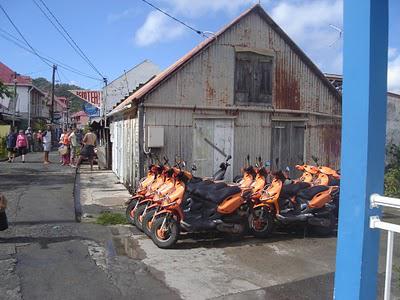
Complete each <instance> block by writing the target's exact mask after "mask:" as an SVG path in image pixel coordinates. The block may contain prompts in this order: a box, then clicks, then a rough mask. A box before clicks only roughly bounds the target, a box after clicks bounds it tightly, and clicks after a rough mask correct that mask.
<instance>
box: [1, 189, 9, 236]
mask: <svg viewBox="0 0 400 300" xmlns="http://www.w3.org/2000/svg"><path fill="white" fill-rule="evenodd" d="M6 208H7V199H6V197H5V196H4V195H3V194H1V193H0V231H3V230H6V229H7V228H8V220H7V215H6Z"/></svg>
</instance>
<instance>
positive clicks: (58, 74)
mask: <svg viewBox="0 0 400 300" xmlns="http://www.w3.org/2000/svg"><path fill="white" fill-rule="evenodd" d="M56 74H57V77H58V82H59V83H60V84H61V83H62V80H61V77H60V73H58V68H56Z"/></svg>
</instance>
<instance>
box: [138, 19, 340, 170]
mask: <svg viewBox="0 0 400 300" xmlns="http://www.w3.org/2000/svg"><path fill="white" fill-rule="evenodd" d="M235 47H241V48H240V49H242V50H243V47H248V48H251V49H256V50H258V51H263V50H264V51H266V52H268V53H271V52H272V53H273V55H274V57H275V62H274V64H275V71H274V91H273V105H274V107H275V108H276V109H291V110H302V111H309V112H316V113H324V114H332V115H340V113H341V103H340V101H339V100H338V99H337V98H336V95H335V94H333V93H332V91H330V90H329V89H328V88H327V86H326V85H325V84H324V83H323V82H322V81H321V79H320V78H319V77H318V76H317V75H315V73H314V72H313V71H312V70H311V69H310V68H309V67H308V66H307V65H306V64H305V63H304V62H303V60H302V59H301V58H300V56H298V54H296V53H295V52H294V51H293V50H292V49H291V47H289V45H288V44H287V43H286V42H285V40H283V39H282V38H281V36H280V35H278V34H277V33H276V32H275V31H274V30H273V29H272V28H271V27H270V26H269V25H268V24H267V23H266V22H265V21H264V20H263V19H261V18H260V17H259V16H258V14H255V13H253V14H250V15H249V16H247V17H246V18H244V19H243V20H242V21H241V22H239V23H238V24H236V25H234V26H233V27H232V28H231V29H229V30H228V31H227V32H226V33H225V34H223V35H222V36H221V37H219V38H218V40H217V41H216V42H215V43H213V44H212V45H211V46H210V47H209V48H208V49H206V50H204V51H203V52H201V53H199V54H198V55H197V56H196V57H195V58H194V59H192V60H191V61H190V62H189V63H187V64H186V65H185V66H184V67H183V68H182V69H181V70H179V71H178V72H177V73H175V75H173V76H171V77H170V78H169V79H168V80H167V81H166V82H164V83H163V84H162V85H161V86H159V87H158V88H157V89H155V91H154V92H152V93H151V94H149V95H148V96H147V98H146V101H145V106H146V104H150V105H152V104H153V105H154V104H156V103H158V104H160V105H167V104H172V105H180V104H182V105H195V106H199V107H201V106H209V107H210V106H212V107H221V108H223V107H226V106H233V105H234V75H235ZM196 114H214V115H222V116H226V115H229V116H231V115H232V114H233V115H235V116H236V118H235V121H234V124H235V129H234V136H235V137H234V140H235V145H234V160H233V166H234V170H233V171H234V174H237V173H238V172H239V171H240V168H241V167H242V165H243V163H244V160H245V157H246V155H247V154H250V156H251V157H253V158H254V157H255V156H259V155H261V156H262V157H263V158H265V159H270V155H271V117H272V114H271V113H268V112H245V111H237V112H232V111H224V110H215V111H213V110H207V111H202V110H201V109H196V110H195V111H193V110H190V109H187V110H185V109H176V108H170V109H168V108H154V107H147V108H146V126H147V125H160V126H165V136H166V145H165V147H164V148H163V149H162V151H161V153H166V154H167V155H168V156H169V157H174V155H180V156H182V157H184V158H185V159H186V160H188V161H191V160H192V149H191V148H192V147H193V138H192V135H193V129H192V128H191V126H192V125H193V117H194V116H195V115H196ZM273 116H274V117H279V116H284V117H286V118H288V119H291V118H292V119H293V114H279V113H275V114H273ZM295 117H296V118H303V119H304V118H307V119H308V120H309V121H307V122H306V124H307V129H306V133H305V148H306V149H305V158H306V161H310V159H311V155H314V156H317V157H318V158H319V159H320V162H321V163H330V164H332V165H333V166H337V165H338V162H337V161H338V157H339V154H340V151H339V150H340V149H339V146H338V145H340V127H338V126H340V119H339V120H338V119H337V118H332V119H331V118H327V117H317V116H309V115H304V114H296V116H295ZM338 122H339V123H338ZM272 142H273V141H272ZM338 149H339V150H338ZM338 151H339V152H338Z"/></svg>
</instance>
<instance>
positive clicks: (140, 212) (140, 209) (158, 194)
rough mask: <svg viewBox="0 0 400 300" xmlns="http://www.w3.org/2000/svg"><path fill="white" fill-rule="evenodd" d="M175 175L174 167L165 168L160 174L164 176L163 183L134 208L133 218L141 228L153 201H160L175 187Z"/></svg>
mask: <svg viewBox="0 0 400 300" xmlns="http://www.w3.org/2000/svg"><path fill="white" fill-rule="evenodd" d="M173 175H174V168H165V169H164V171H163V173H162V175H161V176H160V177H163V178H164V181H163V183H162V184H161V185H160V186H158V187H157V188H156V189H155V191H154V192H153V193H149V194H148V195H147V197H145V198H143V199H141V200H139V201H138V203H137V205H136V208H135V209H134V210H133V220H134V223H135V225H136V227H137V228H138V229H139V230H142V229H143V228H142V225H143V223H142V222H143V217H144V216H145V215H146V213H147V210H148V208H149V207H150V206H151V205H152V204H153V203H158V202H159V201H160V199H162V197H163V196H165V195H167V194H168V193H170V192H171V191H172V190H173V189H174V188H175V178H174V176H173Z"/></svg>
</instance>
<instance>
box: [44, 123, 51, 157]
mask: <svg viewBox="0 0 400 300" xmlns="http://www.w3.org/2000/svg"><path fill="white" fill-rule="evenodd" d="M42 142H43V151H44V161H43V163H44V164H49V163H50V161H49V152H50V151H51V126H50V125H47V128H46V131H44V132H43V134H42Z"/></svg>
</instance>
